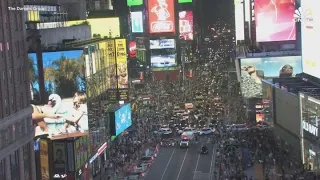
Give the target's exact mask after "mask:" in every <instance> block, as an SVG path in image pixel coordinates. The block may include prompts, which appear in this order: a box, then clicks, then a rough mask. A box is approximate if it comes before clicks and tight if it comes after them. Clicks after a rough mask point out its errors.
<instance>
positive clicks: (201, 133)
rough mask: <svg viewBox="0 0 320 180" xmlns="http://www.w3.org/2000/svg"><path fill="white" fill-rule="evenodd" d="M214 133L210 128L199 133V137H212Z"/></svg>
mask: <svg viewBox="0 0 320 180" xmlns="http://www.w3.org/2000/svg"><path fill="white" fill-rule="evenodd" d="M212 133H213V131H212V129H210V128H202V129H201V130H200V131H199V135H200V136H202V135H210V134H212Z"/></svg>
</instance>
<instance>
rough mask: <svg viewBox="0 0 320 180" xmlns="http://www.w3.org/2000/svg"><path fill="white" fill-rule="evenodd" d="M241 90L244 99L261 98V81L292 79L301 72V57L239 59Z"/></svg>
mask: <svg viewBox="0 0 320 180" xmlns="http://www.w3.org/2000/svg"><path fill="white" fill-rule="evenodd" d="M240 64H241V90H242V94H243V96H244V97H245V98H253V97H256V98H261V97H262V82H261V79H270V78H275V77H279V78H282V77H294V76H295V74H298V73H301V72H302V67H301V56H285V57H263V58H246V59H241V61H240Z"/></svg>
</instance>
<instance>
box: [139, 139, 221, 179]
mask: <svg viewBox="0 0 320 180" xmlns="http://www.w3.org/2000/svg"><path fill="white" fill-rule="evenodd" d="M201 141H202V142H199V143H198V144H193V145H191V147H189V148H185V149H181V148H179V147H167V148H165V147H162V148H161V149H160V152H159V153H158V157H157V158H156V159H155V160H154V162H153V164H152V166H151V167H150V169H149V170H148V172H147V174H146V177H145V178H144V180H214V179H215V177H214V175H213V172H214V168H215V160H216V154H215V148H214V145H212V144H210V143H207V140H206V139H202V140H201ZM202 144H205V145H206V146H207V147H208V148H209V154H202V155H200V153H199V151H200V148H201V145H202Z"/></svg>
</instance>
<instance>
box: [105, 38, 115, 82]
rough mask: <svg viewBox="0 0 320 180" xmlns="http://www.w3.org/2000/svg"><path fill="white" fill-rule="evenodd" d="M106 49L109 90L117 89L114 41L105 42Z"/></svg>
mask: <svg viewBox="0 0 320 180" xmlns="http://www.w3.org/2000/svg"><path fill="white" fill-rule="evenodd" d="M106 44H107V48H106V54H107V59H108V60H109V61H108V66H109V72H108V75H109V78H110V88H117V76H116V74H117V73H116V54H115V52H116V47H115V41H114V40H107V42H106Z"/></svg>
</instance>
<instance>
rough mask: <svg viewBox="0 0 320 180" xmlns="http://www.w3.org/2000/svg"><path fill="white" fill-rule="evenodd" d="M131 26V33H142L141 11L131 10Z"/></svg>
mask: <svg viewBox="0 0 320 180" xmlns="http://www.w3.org/2000/svg"><path fill="white" fill-rule="evenodd" d="M131 28H132V29H131V30H132V32H133V33H143V16H142V11H137V12H131Z"/></svg>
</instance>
